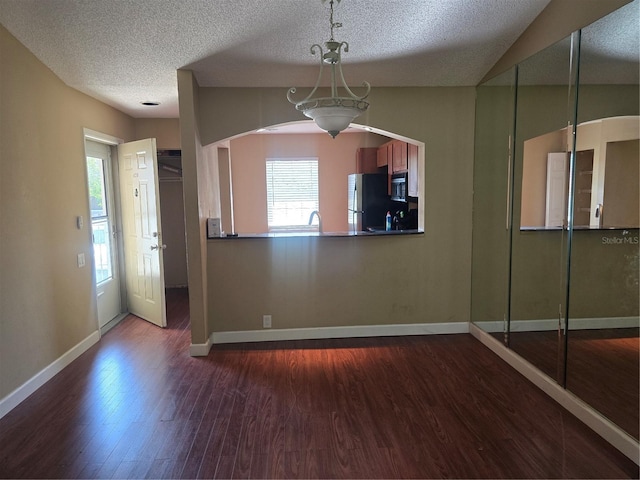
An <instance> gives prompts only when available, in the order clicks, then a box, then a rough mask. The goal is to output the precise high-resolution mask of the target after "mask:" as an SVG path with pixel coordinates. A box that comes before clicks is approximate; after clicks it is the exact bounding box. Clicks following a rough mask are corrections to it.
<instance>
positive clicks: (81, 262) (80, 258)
mask: <svg viewBox="0 0 640 480" xmlns="http://www.w3.org/2000/svg"><path fill="white" fill-rule="evenodd" d="M84 265H85V262H84V253H79V254H78V268H82V267H84Z"/></svg>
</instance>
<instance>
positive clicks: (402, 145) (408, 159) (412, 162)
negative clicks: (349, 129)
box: [377, 140, 420, 197]
mask: <svg viewBox="0 0 640 480" xmlns="http://www.w3.org/2000/svg"><path fill="white" fill-rule="evenodd" d="M377 166H378V167H384V166H387V171H388V173H389V180H391V175H393V174H396V173H406V174H407V182H408V185H407V188H408V195H409V196H410V197H418V193H419V191H420V189H419V181H418V146H417V145H413V144H411V143H407V142H403V141H402V140H391V141H389V142H387V143H385V144H383V145H381V146H380V147H378V151H377ZM389 189H391V183H389Z"/></svg>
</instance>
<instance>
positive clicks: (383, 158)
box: [376, 142, 391, 167]
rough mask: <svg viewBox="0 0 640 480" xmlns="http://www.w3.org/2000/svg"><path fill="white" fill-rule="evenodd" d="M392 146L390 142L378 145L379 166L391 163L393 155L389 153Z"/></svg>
mask: <svg viewBox="0 0 640 480" xmlns="http://www.w3.org/2000/svg"><path fill="white" fill-rule="evenodd" d="M390 147H391V143H390V142H389V143H385V144H384V145H381V146H380V147H378V149H377V158H376V160H377V165H378V167H386V166H387V165H388V164H389V157H391V155H390V154H389V149H390Z"/></svg>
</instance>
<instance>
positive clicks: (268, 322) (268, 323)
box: [262, 315, 271, 328]
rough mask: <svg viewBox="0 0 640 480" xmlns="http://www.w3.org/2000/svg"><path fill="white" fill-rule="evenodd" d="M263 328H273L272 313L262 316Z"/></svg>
mask: <svg viewBox="0 0 640 480" xmlns="http://www.w3.org/2000/svg"><path fill="white" fill-rule="evenodd" d="M262 328H271V315H263V316H262Z"/></svg>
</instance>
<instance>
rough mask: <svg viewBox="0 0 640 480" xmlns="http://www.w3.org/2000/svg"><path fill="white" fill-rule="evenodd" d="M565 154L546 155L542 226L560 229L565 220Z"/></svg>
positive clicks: (553, 153)
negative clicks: (544, 206) (545, 189)
mask: <svg viewBox="0 0 640 480" xmlns="http://www.w3.org/2000/svg"><path fill="white" fill-rule="evenodd" d="M567 193H568V192H567V153H565V152H552V153H549V154H548V155H547V205H546V210H545V218H544V225H545V226H546V227H562V226H564V225H565V223H566V222H565V220H566V218H567Z"/></svg>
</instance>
